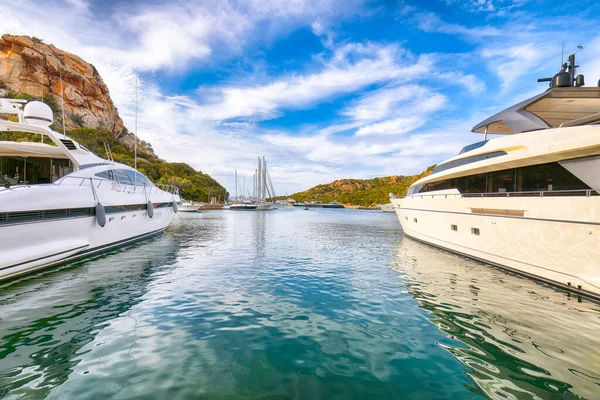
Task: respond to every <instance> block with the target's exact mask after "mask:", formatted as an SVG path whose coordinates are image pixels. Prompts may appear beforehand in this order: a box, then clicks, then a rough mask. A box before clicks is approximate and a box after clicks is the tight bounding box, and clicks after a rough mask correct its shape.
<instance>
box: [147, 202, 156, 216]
mask: <svg viewBox="0 0 600 400" xmlns="http://www.w3.org/2000/svg"><path fill="white" fill-rule="evenodd" d="M146 211H147V212H148V216H149V217H150V218H152V217H154V206H153V205H152V202H151V201H150V200H148V203H146Z"/></svg>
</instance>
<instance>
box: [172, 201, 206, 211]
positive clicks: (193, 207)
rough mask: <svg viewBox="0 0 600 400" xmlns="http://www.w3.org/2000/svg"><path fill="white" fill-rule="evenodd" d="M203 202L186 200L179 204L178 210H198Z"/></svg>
mask: <svg viewBox="0 0 600 400" xmlns="http://www.w3.org/2000/svg"><path fill="white" fill-rule="evenodd" d="M200 206H201V204H194V203H192V202H191V201H184V202H182V203H181V205H180V206H179V208H178V210H177V212H180V213H181V212H197V211H198V210H199V209H200Z"/></svg>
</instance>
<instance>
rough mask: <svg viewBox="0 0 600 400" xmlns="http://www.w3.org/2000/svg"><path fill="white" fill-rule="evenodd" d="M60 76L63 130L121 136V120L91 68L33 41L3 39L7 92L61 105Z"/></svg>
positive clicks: (1, 73) (0, 68) (0, 71)
mask: <svg viewBox="0 0 600 400" xmlns="http://www.w3.org/2000/svg"><path fill="white" fill-rule="evenodd" d="M61 75H62V92H63V93H64V102H65V117H66V118H65V119H66V128H67V129H68V130H70V129H74V128H79V127H83V126H85V127H89V128H103V129H106V130H108V131H110V132H112V133H114V134H115V136H117V137H118V136H120V135H121V134H122V132H123V120H122V119H121V117H119V113H118V112H117V109H116V107H115V105H114V104H113V102H112V100H111V98H110V95H109V92H108V87H107V86H106V85H105V84H104V82H103V81H102V78H101V77H100V75H99V74H98V71H96V68H94V66H93V65H92V64H88V63H87V62H85V61H84V60H82V59H81V58H80V57H78V56H76V55H74V54H71V53H68V52H66V51H63V50H60V49H57V48H56V47H54V46H53V45H48V44H45V43H43V42H42V41H41V40H39V39H36V38H31V37H29V36H15V35H9V34H4V35H2V39H0V81H1V82H2V83H3V84H4V86H5V87H6V89H10V90H12V91H14V92H17V93H21V92H22V93H27V94H29V95H31V96H35V97H41V96H42V92H43V94H44V95H45V96H48V95H49V94H50V95H52V96H54V97H55V99H56V100H57V101H59V102H60V97H61V81H60V76H61Z"/></svg>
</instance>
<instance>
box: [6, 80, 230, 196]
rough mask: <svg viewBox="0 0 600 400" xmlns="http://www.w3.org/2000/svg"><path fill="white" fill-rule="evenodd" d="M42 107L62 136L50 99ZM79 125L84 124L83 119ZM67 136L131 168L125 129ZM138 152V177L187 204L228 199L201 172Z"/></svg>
mask: <svg viewBox="0 0 600 400" xmlns="http://www.w3.org/2000/svg"><path fill="white" fill-rule="evenodd" d="M6 97H11V98H15V99H25V100H28V101H31V100H41V99H39V98H36V97H33V96H30V95H28V94H26V93H14V92H12V91H11V92H9V95H8V96H6ZM44 103H46V104H48V106H50V108H51V109H52V112H53V113H54V121H55V122H54V124H52V125H51V126H50V128H51V129H53V130H55V131H57V132H59V133H60V132H62V123H60V122H58V123H57V121H60V118H61V116H62V113H61V109H60V106H59V105H58V103H57V102H56V100H55V99H54V97H52V96H44ZM5 118H6V117H5ZM71 118H73V117H71ZM7 119H10V120H15V117H14V116H9V117H7ZM76 122H77V121H76ZM80 122H81V123H83V119H81V121H80ZM66 133H67V136H69V137H71V138H73V139H74V140H76V141H77V142H79V143H80V144H82V145H83V146H85V147H86V148H88V149H89V150H90V151H92V152H93V153H94V154H96V155H97V156H100V157H102V158H107V155H106V150H105V147H104V144H105V143H106V144H107V145H109V146H110V150H111V152H112V156H113V158H114V160H115V161H116V162H120V163H123V164H126V165H129V166H131V167H133V166H134V153H133V145H134V143H135V138H134V136H133V134H131V133H130V132H128V131H127V129H124V130H123V132H121V134H120V135H119V137H117V136H115V134H114V133H112V132H109V131H107V130H105V129H93V128H78V129H74V130H72V131H67V132H66ZM0 140H8V141H16V142H40V141H41V136H40V135H36V134H32V133H26V132H1V133H0ZM45 143H48V139H46V140H45ZM50 144H52V143H50ZM137 152H138V160H137V167H138V170H139V171H140V172H141V173H143V174H144V175H146V176H147V177H148V178H150V180H151V181H152V182H154V183H167V184H170V185H174V186H177V187H178V188H179V192H180V194H181V196H182V197H183V198H185V199H187V200H194V201H208V200H209V193H210V197H217V198H218V199H220V200H221V201H222V200H224V199H226V198H227V197H228V196H229V193H227V191H226V190H225V188H224V187H223V186H221V185H220V184H219V183H218V182H217V181H215V180H214V179H213V178H211V177H210V176H209V175H207V174H203V173H202V172H201V171H196V170H195V169H194V168H192V167H191V166H189V165H187V164H185V163H169V162H166V161H164V160H161V159H160V158H158V156H157V155H156V154H155V153H154V151H153V150H152V147H151V146H150V145H149V144H148V143H146V142H144V141H143V140H138V149H137Z"/></svg>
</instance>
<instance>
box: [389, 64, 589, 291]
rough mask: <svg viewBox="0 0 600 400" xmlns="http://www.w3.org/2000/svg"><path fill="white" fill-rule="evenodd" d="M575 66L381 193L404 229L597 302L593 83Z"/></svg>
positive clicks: (489, 119) (405, 231)
mask: <svg viewBox="0 0 600 400" xmlns="http://www.w3.org/2000/svg"><path fill="white" fill-rule="evenodd" d="M575 67H576V66H575V56H574V54H573V55H571V56H570V57H569V63H568V64H566V63H565V64H564V65H563V68H562V70H561V72H559V73H558V74H556V75H555V76H554V77H553V78H544V79H541V80H540V81H550V82H551V83H550V88H549V89H548V90H546V91H545V92H544V93H542V94H540V95H538V96H535V97H533V98H531V99H528V100H525V101H523V102H521V103H519V104H517V105H515V106H513V107H510V108H508V109H507V110H505V111H502V112H500V113H498V114H496V115H494V116H492V117H490V118H488V119H486V120H485V121H483V122H481V123H479V124H478V125H476V126H475V127H474V128H473V131H474V132H478V133H483V134H485V137H484V141H482V142H478V143H474V144H472V145H470V146H467V147H465V148H464V149H462V151H461V152H460V153H459V154H458V155H457V156H456V157H453V158H451V159H449V160H446V161H444V162H442V163H440V164H439V165H437V167H436V168H435V169H434V170H433V173H432V174H431V175H430V176H428V177H425V178H423V179H420V180H419V181H417V182H415V183H414V184H413V185H412V186H411V187H410V188H409V190H408V193H407V195H406V196H405V197H404V198H395V197H394V196H390V197H391V202H392V204H393V205H394V208H395V211H396V214H397V216H398V219H399V220H400V224H401V225H402V229H403V231H404V233H405V234H406V235H407V236H409V237H411V238H414V239H417V240H420V241H423V242H426V243H429V244H431V245H434V246H438V247H441V248H444V249H446V250H450V251H453V252H456V253H460V254H463V255H465V256H468V257H471V258H474V259H478V260H481V261H484V262H486V263H489V264H493V265H496V266H500V267H503V268H505V269H509V270H511V271H513V272H516V273H519V274H522V275H526V276H529V277H533V278H536V279H538V280H542V281H545V282H547V283H551V284H554V285H558V286H561V287H564V288H567V289H570V290H573V291H575V292H577V293H580V294H584V295H588V296H590V297H595V298H600V196H599V193H600V125H598V123H600V87H582V86H583V84H584V79H583V76H582V75H578V76H577V77H575ZM488 134H502V135H504V136H502V137H497V138H494V139H492V140H487V135H488Z"/></svg>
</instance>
